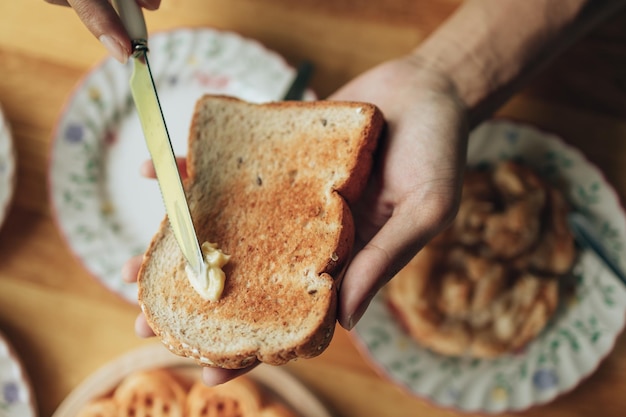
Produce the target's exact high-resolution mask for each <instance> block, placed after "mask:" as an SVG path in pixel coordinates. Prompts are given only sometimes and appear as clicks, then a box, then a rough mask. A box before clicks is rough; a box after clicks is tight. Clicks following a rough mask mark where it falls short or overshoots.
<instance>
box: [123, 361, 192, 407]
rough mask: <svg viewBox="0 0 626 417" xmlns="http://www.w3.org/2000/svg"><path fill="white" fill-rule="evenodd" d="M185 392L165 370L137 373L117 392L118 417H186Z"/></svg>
mask: <svg viewBox="0 0 626 417" xmlns="http://www.w3.org/2000/svg"><path fill="white" fill-rule="evenodd" d="M185 398H186V392H185V389H184V387H183V386H182V384H181V383H180V382H179V381H178V380H177V379H176V378H175V377H174V376H173V375H172V374H171V373H170V372H167V371H166V370H164V369H155V370H148V371H141V372H135V373H132V374H130V375H129V376H127V377H126V378H124V380H123V381H122V382H121V383H120V384H119V385H118V386H117V387H116V388H115V391H114V392H113V396H112V399H113V401H115V403H116V404H117V407H118V410H119V416H128V417H183V416H184V412H185Z"/></svg>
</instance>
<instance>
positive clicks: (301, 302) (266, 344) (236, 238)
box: [138, 95, 384, 369]
mask: <svg viewBox="0 0 626 417" xmlns="http://www.w3.org/2000/svg"><path fill="white" fill-rule="evenodd" d="M383 124H384V121H383V117H382V114H381V113H380V111H379V110H378V109H377V108H376V107H375V106H373V105H371V104H366V103H356V102H333V101H316V102H274V103H266V104H252V103H248V102H244V101H241V100H238V99H235V98H232V97H226V96H210V95H207V96H204V97H202V98H201V99H200V100H199V101H198V103H197V104H196V110H195V114H194V118H193V121H192V126H191V131H190V136H189V149H188V155H187V173H188V178H187V180H186V182H185V189H186V192H187V196H188V200H189V206H190V210H191V214H192V218H193V220H194V224H195V227H196V232H197V234H198V239H199V241H200V243H202V242H205V241H209V242H216V243H217V245H218V246H219V248H220V249H221V250H223V251H224V252H225V253H226V254H228V255H230V262H229V263H228V264H226V265H225V267H224V272H225V273H226V281H225V285H224V291H223V293H222V295H221V298H220V299H219V300H217V301H206V300H204V299H203V298H201V297H200V296H199V295H198V294H197V293H196V292H195V291H194V289H193V288H192V286H191V285H190V284H189V281H188V279H187V275H186V273H185V261H184V258H183V256H182V253H181V251H180V249H179V248H178V246H177V243H176V240H175V239H174V235H173V233H172V232H171V230H170V227H169V223H168V222H167V219H164V220H163V222H162V223H161V225H160V228H159V230H158V232H157V233H156V235H155V236H154V238H153V240H152V242H151V244H150V246H149V248H148V250H147V252H146V254H145V256H144V260H143V263H142V267H141V270H140V272H139V277H138V283H139V303H140V305H141V308H142V310H143V312H144V314H145V316H146V319H147V321H148V323H149V324H150V326H151V327H152V329H153V330H154V332H155V333H156V335H157V336H159V337H160V338H161V340H162V341H163V343H164V344H165V345H166V346H167V347H168V348H169V349H170V350H171V351H172V352H174V353H176V354H178V355H182V356H188V357H191V358H194V359H195V360H196V361H197V362H198V363H199V364H201V365H205V366H217V367H222V368H230V369H236V368H242V367H245V366H248V365H250V364H252V363H254V362H256V361H257V360H259V361H261V362H265V363H268V364H273V365H280V364H284V363H286V362H288V361H289V360H291V359H294V358H298V357H301V358H309V357H314V356H317V355H318V354H320V353H321V352H322V351H323V350H324V349H325V348H326V347H327V346H328V344H329V342H330V340H331V338H332V335H333V331H334V328H335V321H336V314H337V311H336V310H337V287H338V280H339V279H340V275H341V272H342V270H343V268H344V266H345V265H346V262H347V261H348V258H349V256H350V253H351V250H352V246H353V242H354V224H353V219H352V215H351V212H350V209H349V204H350V203H352V202H353V201H354V200H355V199H356V198H357V197H358V196H359V195H360V193H361V192H362V191H363V189H364V187H365V184H366V181H367V179H368V176H369V173H370V170H371V166H372V159H373V153H374V150H375V148H376V144H377V139H378V136H379V135H380V132H381V130H382V126H383Z"/></svg>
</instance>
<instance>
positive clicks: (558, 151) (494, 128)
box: [353, 120, 626, 413]
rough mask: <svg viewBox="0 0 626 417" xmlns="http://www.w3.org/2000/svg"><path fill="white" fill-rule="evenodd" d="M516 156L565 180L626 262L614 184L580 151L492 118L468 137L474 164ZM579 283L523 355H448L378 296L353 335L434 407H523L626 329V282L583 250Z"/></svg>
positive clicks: (591, 366) (574, 378)
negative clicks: (419, 337)
mask: <svg viewBox="0 0 626 417" xmlns="http://www.w3.org/2000/svg"><path fill="white" fill-rule="evenodd" d="M510 158H516V159H518V160H522V161H524V162H526V163H528V164H529V165H531V166H533V167H534V168H535V169H536V170H538V172H540V173H542V174H543V176H544V177H545V178H547V179H548V180H551V181H552V182H553V183H554V184H555V185H558V186H560V187H561V188H562V189H563V190H564V191H565V192H566V193H567V195H568V198H569V199H570V201H571V202H572V203H573V204H574V206H575V207H577V208H578V210H580V211H581V212H583V213H585V214H586V215H588V216H589V219H591V220H592V221H593V222H594V224H595V226H596V227H597V230H598V231H599V233H600V234H601V236H602V237H603V240H604V241H603V243H604V244H605V245H606V247H607V248H608V249H609V250H610V251H611V253H612V254H613V255H614V257H615V259H617V260H621V261H622V265H621V266H622V267H624V264H623V260H624V259H626V246H625V245H624V242H625V240H626V219H625V216H624V212H623V210H622V208H621V206H620V203H619V200H618V197H617V195H616V193H615V191H614V189H613V188H612V187H611V186H610V185H609V184H608V183H607V182H606V181H605V179H604V177H603V176H602V174H601V173H600V171H599V170H598V169H597V168H596V167H594V166H593V165H592V164H591V163H589V162H588V161H587V160H586V159H585V157H584V156H583V155H582V154H581V153H580V152H579V151H578V150H576V149H574V148H572V147H571V146H568V145H567V144H565V143H564V142H562V141H561V140H560V139H558V138H556V137H555V136H553V135H550V134H547V133H545V132H541V131H539V130H537V129H535V128H533V127H530V126H526V125H521V124H515V123H511V122H508V121H501V120H495V121H490V122H487V123H485V124H483V125H481V126H479V127H478V128H477V129H476V130H475V131H474V132H473V133H472V134H471V136H470V142H469V151H468V162H469V164H470V165H472V166H474V165H480V164H484V163H493V162H495V161H498V160H504V159H510ZM573 275H574V281H575V282H576V287H575V289H574V291H573V294H572V295H571V296H570V297H568V298H567V299H564V300H562V302H561V304H560V307H559V309H558V311H557V313H556V314H555V316H554V317H553V319H552V320H551V321H550V323H549V324H548V325H547V327H546V329H545V330H544V331H543V332H542V333H541V334H540V335H539V336H538V337H537V338H536V339H535V340H534V341H533V342H531V343H530V344H529V345H528V346H527V347H526V348H525V349H524V350H523V351H522V352H518V353H516V354H514V355H507V356H505V357H502V358H498V359H495V360H478V359H467V358H449V357H445V356H441V355H438V354H435V353H433V352H431V351H429V350H427V349H424V348H422V347H420V346H418V345H417V344H416V343H414V342H413V341H412V340H411V339H410V338H409V337H407V336H406V335H405V333H404V332H403V331H402V330H401V329H400V327H399V326H398V324H397V322H396V321H395V320H394V319H393V317H392V315H391V314H390V312H389V311H388V308H387V306H386V304H385V302H384V300H383V297H382V296H381V294H379V295H377V296H376V297H375V299H374V301H373V302H372V304H371V306H370V308H369V309H368V310H367V312H366V313H365V315H364V316H363V318H362V319H361V321H359V323H358V324H357V326H356V328H355V331H354V332H353V335H354V339H355V341H356V342H357V343H356V344H357V346H358V347H359V348H360V349H361V351H362V352H364V354H365V355H366V356H367V357H369V358H370V359H371V360H372V362H373V363H374V364H375V366H376V367H377V369H379V370H380V371H381V372H382V373H383V374H384V375H386V376H387V377H389V378H390V379H391V380H392V381H394V382H396V383H397V384H399V385H400V386H402V387H404V388H406V389H407V390H408V391H409V392H411V393H414V394H416V395H418V396H421V397H424V398H427V399H429V400H430V401H432V402H434V403H435V404H439V405H441V406H446V407H451V408H455V409H458V410H462V411H467V412H484V413H497V412H503V411H519V410H523V409H525V408H528V407H530V406H533V405H537V404H542V403H546V402H548V401H550V400H552V399H554V398H555V397H556V396H557V395H559V394H561V393H563V392H566V391H568V390H571V389H573V388H574V387H575V386H576V385H577V384H578V383H579V382H580V381H581V380H582V379H583V378H584V377H585V376H587V375H589V374H591V373H592V372H593V371H594V370H595V369H596V368H597V367H598V365H599V363H600V361H601V360H602V359H603V358H604V357H605V356H606V355H608V353H609V352H610V351H611V349H612V348H613V345H614V343H615V339H616V337H617V335H618V334H619V333H620V332H621V331H622V329H623V327H624V319H625V313H626V288H624V286H623V284H621V282H620V281H618V279H617V278H616V277H615V276H614V275H612V274H611V273H610V272H609V271H608V270H607V269H606V268H605V267H604V265H603V264H602V263H601V262H600V261H599V260H598V259H597V258H596V257H595V255H593V254H591V253H588V252H583V253H582V254H581V256H580V259H579V261H578V262H577V264H576V265H575V268H574V270H573Z"/></svg>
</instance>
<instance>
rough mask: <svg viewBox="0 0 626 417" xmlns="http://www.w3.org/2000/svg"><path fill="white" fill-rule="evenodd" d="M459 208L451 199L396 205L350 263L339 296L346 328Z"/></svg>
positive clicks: (350, 327)
mask: <svg viewBox="0 0 626 417" xmlns="http://www.w3.org/2000/svg"><path fill="white" fill-rule="evenodd" d="M418 207H419V210H418V209H417V208H418ZM455 207H456V205H455V204H454V203H453V202H451V201H448V202H434V203H433V202H430V203H426V204H424V202H415V201H413V202H408V201H407V202H406V204H404V205H403V207H397V208H396V210H395V211H394V213H393V215H392V216H391V217H390V218H389V220H388V221H387V222H386V223H385V225H384V226H383V227H382V228H381V229H380V230H379V231H378V233H376V235H374V237H373V238H372V240H370V241H369V242H368V243H367V244H366V245H365V246H364V247H363V248H362V249H361V250H359V251H358V252H357V253H356V255H355V256H354V258H353V259H352V261H351V262H350V264H349V265H348V268H347V270H346V273H345V275H344V277H343V281H342V284H341V291H340V295H339V317H338V320H339V323H340V324H341V325H342V326H343V327H344V328H346V329H348V330H350V329H352V328H353V327H354V326H355V325H356V323H357V322H358V321H359V319H360V318H361V316H362V315H363V314H364V313H365V310H366V309H367V307H368V306H369V304H370V302H371V301H372V299H373V298H374V296H375V295H376V294H377V293H378V291H380V289H381V288H382V287H383V286H384V285H385V284H386V283H387V282H388V281H389V280H390V279H391V278H392V277H393V276H395V275H396V274H397V273H398V271H400V269H402V268H403V267H404V266H405V265H406V264H407V263H408V262H409V261H410V260H411V259H412V258H413V257H414V256H415V255H416V254H417V252H419V251H420V250H421V249H422V247H423V246H424V245H425V244H426V243H427V242H428V241H429V240H430V239H431V238H432V237H434V236H435V234H436V233H438V232H439V231H440V230H442V228H443V227H445V226H446V225H447V224H448V223H449V222H450V221H451V220H452V218H453V217H454V214H455V213H456V209H455Z"/></svg>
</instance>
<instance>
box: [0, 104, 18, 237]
mask: <svg viewBox="0 0 626 417" xmlns="http://www.w3.org/2000/svg"><path fill="white" fill-rule="evenodd" d="M14 188H15V152H14V150H13V139H12V136H11V129H10V128H9V122H8V120H7V119H6V117H5V115H4V112H3V111H2V108H1V107H0V226H2V223H3V222H4V219H5V217H6V215H7V211H8V210H9V203H10V202H11V198H12V197H13V189H14Z"/></svg>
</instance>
